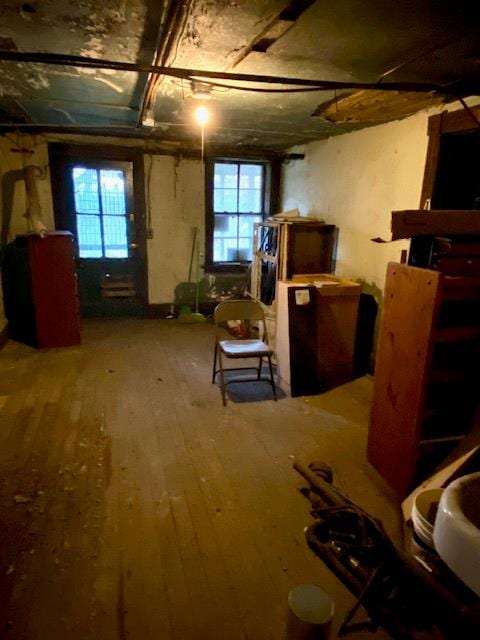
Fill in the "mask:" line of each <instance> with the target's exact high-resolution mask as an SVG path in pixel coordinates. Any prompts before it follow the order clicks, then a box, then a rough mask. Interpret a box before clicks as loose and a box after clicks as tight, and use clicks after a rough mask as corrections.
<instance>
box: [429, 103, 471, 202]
mask: <svg viewBox="0 0 480 640" xmlns="http://www.w3.org/2000/svg"><path fill="white" fill-rule="evenodd" d="M479 117H480V105H476V106H474V107H469V108H468V109H465V108H462V109H457V110H456V111H442V112H441V113H439V114H437V115H434V116H430V117H429V119H428V129H427V135H428V144H427V156H426V159H425V170H424V174H423V183H422V192H421V195H420V203H419V209H424V207H425V203H426V202H427V200H430V201H431V200H432V198H433V195H434V190H435V181H436V178H437V172H438V167H439V160H440V147H441V144H442V135H444V134H449V133H469V132H471V131H477V130H478V122H476V119H478V118H479Z"/></svg>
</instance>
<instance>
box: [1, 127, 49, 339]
mask: <svg viewBox="0 0 480 640" xmlns="http://www.w3.org/2000/svg"><path fill="white" fill-rule="evenodd" d="M22 147H23V148H25V149H28V150H31V151H33V153H24V154H22V153H18V152H15V151H12V149H18V148H22ZM30 164H33V165H35V166H38V167H40V168H41V170H42V173H43V177H41V178H39V179H38V181H37V189H38V194H39V198H40V203H41V209H42V218H43V222H44V223H45V226H46V227H47V228H48V229H53V228H54V218H53V204H52V194H51V188H50V172H49V167H48V148H47V143H46V141H44V140H43V139H36V138H35V137H32V136H16V135H13V134H12V135H9V136H8V137H6V136H2V137H0V219H1V220H3V216H4V215H5V213H6V212H5V211H4V206H5V203H4V198H3V196H4V194H3V192H2V182H1V178H2V177H3V176H4V175H5V174H7V173H8V172H9V171H15V170H18V171H20V170H22V169H23V166H24V165H30ZM26 211H27V202H26V194H25V183H24V181H23V180H18V181H16V182H15V190H14V194H13V203H12V211H11V215H12V217H11V224H10V230H9V235H8V238H9V240H12V239H13V238H14V237H15V236H16V235H17V234H22V233H26V232H28V231H30V230H31V225H30V224H29V221H28V220H27V218H26V217H25V213H26ZM5 324H6V319H5V314H4V310H3V297H2V289H1V281H0V331H1V330H2V329H3V328H4V327H5Z"/></svg>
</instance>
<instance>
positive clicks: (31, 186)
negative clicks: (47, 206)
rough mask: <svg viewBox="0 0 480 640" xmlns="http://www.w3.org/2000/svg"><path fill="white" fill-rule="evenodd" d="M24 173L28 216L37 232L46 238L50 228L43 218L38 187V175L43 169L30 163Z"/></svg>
mask: <svg viewBox="0 0 480 640" xmlns="http://www.w3.org/2000/svg"><path fill="white" fill-rule="evenodd" d="M23 174H24V177H25V192H26V197H27V216H26V217H27V219H28V220H30V222H31V224H32V227H33V230H34V231H35V233H37V234H38V235H39V236H41V237H42V238H44V237H45V236H46V235H47V233H48V230H47V227H46V226H45V223H44V221H43V218H42V207H41V206H40V197H39V195H38V189H37V177H38V176H39V175H41V174H42V170H41V168H40V167H37V166H35V165H33V164H30V165H28V166H26V167H25V168H24V169H23Z"/></svg>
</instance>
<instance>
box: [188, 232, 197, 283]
mask: <svg viewBox="0 0 480 640" xmlns="http://www.w3.org/2000/svg"><path fill="white" fill-rule="evenodd" d="M197 231H198V227H193V242H192V253H191V254H190V266H189V267H188V281H189V282H191V281H192V267H193V258H194V256H195V247H196V246H197Z"/></svg>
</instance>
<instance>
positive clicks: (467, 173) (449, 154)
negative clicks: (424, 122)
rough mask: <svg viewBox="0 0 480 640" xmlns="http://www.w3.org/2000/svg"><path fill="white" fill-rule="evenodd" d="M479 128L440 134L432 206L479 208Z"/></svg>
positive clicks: (440, 207)
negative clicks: (464, 131)
mask: <svg viewBox="0 0 480 640" xmlns="http://www.w3.org/2000/svg"><path fill="white" fill-rule="evenodd" d="M479 150H480V131H478V130H477V131H469V132H466V133H463V132H462V133H448V134H443V135H442V136H441V140H440V155H439V160H438V169H437V176H436V180H435V187H434V191H433V197H432V208H433V209H480V172H479V171H478V152H479Z"/></svg>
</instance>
